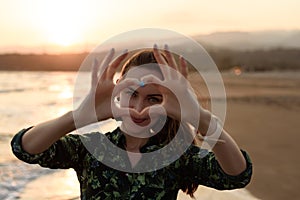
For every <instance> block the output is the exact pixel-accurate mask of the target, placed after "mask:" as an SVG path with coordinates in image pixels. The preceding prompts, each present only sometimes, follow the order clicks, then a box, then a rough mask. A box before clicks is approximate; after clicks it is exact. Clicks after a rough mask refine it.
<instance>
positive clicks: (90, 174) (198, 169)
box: [11, 128, 252, 200]
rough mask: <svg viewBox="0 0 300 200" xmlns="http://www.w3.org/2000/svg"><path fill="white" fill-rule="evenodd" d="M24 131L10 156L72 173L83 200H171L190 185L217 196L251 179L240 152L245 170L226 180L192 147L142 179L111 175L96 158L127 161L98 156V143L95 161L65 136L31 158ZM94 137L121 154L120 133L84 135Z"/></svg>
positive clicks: (149, 147)
mask: <svg viewBox="0 0 300 200" xmlns="http://www.w3.org/2000/svg"><path fill="white" fill-rule="evenodd" d="M27 130H28V129H23V130H21V131H20V132H18V133H17V134H16V135H15V136H14V138H13V139H12V141H11V146H12V151H13V153H14V154H15V155H16V157H18V158H19V159H20V160H22V161H24V162H27V163H31V164H39V165H40V166H42V167H47V168H53V169H57V168H60V169H68V168H73V169H74V170H75V171H76V173H77V177H78V181H79V183H80V192H81V199H83V200H93V199H122V200H126V199H128V200H129V199H130V200H134V199H136V200H141V199H156V200H157V199H166V200H172V199H176V198H177V194H178V191H179V190H180V189H183V188H186V186H187V184H190V183H193V184H194V185H204V186H208V187H212V188H215V189H219V190H227V189H236V188H242V187H245V186H246V185H247V184H248V183H249V182H250V178H251V175H252V164H251V161H250V158H249V156H248V154H247V153H246V152H245V151H243V150H241V151H242V153H243V155H244V157H245V159H246V161H247V168H246V170H245V171H244V172H242V173H241V174H239V175H237V176H231V175H228V174H226V173H225V172H224V171H223V170H222V169H221V167H220V166H219V164H218V162H217V160H216V158H215V156H214V154H213V153H212V152H206V153H205V151H206V150H203V149H200V148H199V147H197V146H194V145H190V146H189V147H188V148H187V150H186V151H185V152H184V154H183V155H181V156H180V158H179V159H177V160H175V161H174V162H172V163H171V164H169V165H167V166H165V167H163V168H160V169H157V170H152V171H149V172H143V173H134V172H126V171H122V170H116V169H114V168H112V167H110V166H107V165H105V164H103V162H101V158H100V157H102V158H103V157H108V158H111V159H115V160H118V159H119V160H118V163H123V164H124V165H130V162H129V159H128V157H127V158H126V157H117V156H116V155H114V152H110V151H106V152H105V151H103V149H105V144H106V143H105V142H103V143H100V144H99V146H102V148H100V149H101V150H102V151H103V152H100V154H99V153H98V154H97V155H100V156H99V157H97V158H96V157H95V156H94V154H92V153H90V151H88V150H87V149H86V148H85V145H84V144H83V142H82V138H81V137H82V136H80V135H76V134H68V135H66V136H64V137H62V138H61V139H60V140H58V141H57V142H55V143H54V144H53V145H52V146H51V147H50V148H49V149H47V150H46V151H44V152H43V153H40V154H37V155H31V154H29V153H27V152H25V151H24V150H23V149H22V146H21V140H22V136H23V134H24V133H25V132H26V131H27ZM95 137H97V138H98V139H99V138H100V139H101V138H106V139H109V140H110V141H111V142H112V144H114V145H116V146H118V147H120V148H123V149H124V141H125V137H124V135H123V134H122V132H121V131H120V129H119V128H117V129H116V130H114V131H112V132H108V133H106V134H102V133H98V132H94V133H89V134H85V135H84V138H85V139H87V141H90V142H93V138H95ZM158 148H160V147H159V145H158V144H156V143H155V142H153V140H149V141H148V143H147V144H146V145H145V146H143V147H142V149H141V152H143V153H144V152H151V151H154V150H156V149H158ZM97 151H99V149H97ZM203 153H205V156H203ZM142 158H143V157H142ZM120 159H123V160H120ZM153 163H155V161H154V162H153Z"/></svg>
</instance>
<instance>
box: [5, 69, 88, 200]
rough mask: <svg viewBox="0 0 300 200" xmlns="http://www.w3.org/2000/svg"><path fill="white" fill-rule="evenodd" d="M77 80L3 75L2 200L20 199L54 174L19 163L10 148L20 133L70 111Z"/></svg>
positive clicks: (68, 74)
mask: <svg viewBox="0 0 300 200" xmlns="http://www.w3.org/2000/svg"><path fill="white" fill-rule="evenodd" d="M76 77H77V73H76V72H39V71H35V72H28V71H18V72H16V71H0V113H1V118H0V199H1V200H11V199H18V197H19V195H20V193H22V190H23V189H24V187H25V186H26V185H27V184H28V183H30V182H31V181H33V180H35V179H36V178H39V177H41V176H43V175H46V174H50V173H54V172H55V170H50V169H45V168H41V167H39V166H36V165H29V164H26V163H23V162H21V161H19V160H17V159H16V158H15V157H14V155H12V153H11V150H10V145H9V144H10V141H11V138H12V137H13V135H14V134H15V133H17V132H18V131H19V130H21V129H23V128H26V127H29V126H32V125H35V124H37V123H39V122H42V121H45V120H49V119H52V118H55V117H58V116H60V115H61V114H63V113H65V112H66V111H68V110H71V109H72V108H73V90H74V83H75V80H76ZM87 88H88V84H87Z"/></svg>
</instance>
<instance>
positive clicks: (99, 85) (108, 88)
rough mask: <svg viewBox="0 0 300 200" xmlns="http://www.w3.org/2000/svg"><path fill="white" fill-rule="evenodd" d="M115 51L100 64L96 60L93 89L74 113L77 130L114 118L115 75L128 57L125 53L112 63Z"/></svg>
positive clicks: (93, 68)
mask: <svg viewBox="0 0 300 200" xmlns="http://www.w3.org/2000/svg"><path fill="white" fill-rule="evenodd" d="M114 54H115V50H114V49H111V50H110V51H109V52H108V54H107V55H106V56H105V58H104V59H103V61H102V63H101V64H100V63H99V62H98V60H96V59H95V60H94V63H93V66H92V74H91V75H92V81H91V89H90V91H89V93H88V95H87V96H86V97H85V99H84V100H83V102H82V103H81V104H80V106H79V107H78V108H77V109H76V110H74V111H73V116H74V121H75V124H76V127H77V128H80V127H83V126H86V125H88V124H91V123H95V122H97V121H102V120H106V119H109V118H113V113H112V112H113V111H112V110H113V109H114V108H112V106H114V104H112V103H111V102H112V101H113V100H112V98H113V95H112V94H113V90H114V88H115V84H114V81H113V78H114V75H115V73H116V71H117V69H118V67H119V65H120V63H121V62H122V61H123V60H124V59H125V58H126V56H127V55H128V52H127V51H124V53H123V54H122V55H120V56H119V57H118V58H117V59H115V60H114V61H112V59H113V56H114Z"/></svg>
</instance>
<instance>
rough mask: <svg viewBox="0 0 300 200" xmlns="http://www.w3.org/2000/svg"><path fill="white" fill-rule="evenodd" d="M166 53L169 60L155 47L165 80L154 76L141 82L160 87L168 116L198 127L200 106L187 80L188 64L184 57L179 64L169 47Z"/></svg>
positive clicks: (163, 105)
mask: <svg viewBox="0 0 300 200" xmlns="http://www.w3.org/2000/svg"><path fill="white" fill-rule="evenodd" d="M164 53H165V55H166V59H167V60H165V58H164V57H163V56H162V55H161V53H160V52H159V50H158V49H157V46H156V45H154V56H155V59H156V60H157V62H158V64H159V66H160V69H161V71H162V74H163V78H164V80H160V79H159V78H157V77H155V76H153V75H149V76H145V77H143V78H142V79H141V80H142V81H143V82H144V83H145V84H150V83H154V84H157V85H158V88H159V90H160V91H161V93H162V95H163V102H162V103H161V106H162V107H163V108H164V109H165V111H166V113H167V115H168V116H170V117H171V118H174V119H176V120H178V121H184V122H188V123H190V124H191V125H193V126H194V127H198V123H199V115H200V112H199V108H200V105H199V102H198V100H197V96H196V95H195V93H194V91H193V88H192V86H191V85H190V84H189V82H188V80H187V75H188V68H187V63H186V61H185V60H184V58H183V57H180V58H179V64H177V63H176V61H175V59H174V56H173V55H172V54H171V52H170V51H169V48H168V46H167V45H165V48H164ZM155 110H156V111H158V110H159V109H157V108H156V109H155ZM158 112H159V111H158Z"/></svg>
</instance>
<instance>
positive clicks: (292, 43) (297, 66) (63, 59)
mask: <svg viewBox="0 0 300 200" xmlns="http://www.w3.org/2000/svg"><path fill="white" fill-rule="evenodd" d="M193 38H194V39H195V40H196V41H198V42H199V43H200V44H201V45H202V46H204V47H205V49H206V50H207V51H208V53H209V54H210V56H211V57H212V58H213V60H214V62H215V63H216V64H217V66H218V68H219V69H220V70H229V69H232V68H235V67H239V68H241V69H242V70H244V71H265V70H300V31H296V30H295V31H264V32H224V33H220V32H219V33H213V34H209V35H197V36H194V37H193ZM173 40H174V39H173ZM175 44H176V46H177V47H178V48H180V47H181V46H180V45H181V44H182V43H181V41H180V40H176V43H175ZM124 45H125V46H126V45H128V44H123V46H121V45H119V47H118V49H124V48H125V46H124ZM104 53H105V52H100V53H99V54H98V57H97V58H101V57H103V56H104ZM190 53H193V52H190ZM194 54H195V53H194ZM87 55H88V53H77V54H60V55H52V54H2V55H0V70H26V71H28V70H38V71H45V70H46V71H75V70H78V69H79V67H80V65H81V64H82V62H83V61H84V59H85V58H86V56H87ZM193 56H196V57H197V56H198V55H193ZM85 64H88V65H89V66H90V65H91V63H85Z"/></svg>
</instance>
